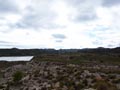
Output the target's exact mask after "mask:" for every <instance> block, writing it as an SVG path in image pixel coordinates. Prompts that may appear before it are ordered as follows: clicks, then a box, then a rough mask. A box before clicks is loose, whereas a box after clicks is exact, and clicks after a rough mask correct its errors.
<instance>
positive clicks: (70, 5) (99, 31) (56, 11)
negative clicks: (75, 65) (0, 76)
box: [0, 0, 120, 48]
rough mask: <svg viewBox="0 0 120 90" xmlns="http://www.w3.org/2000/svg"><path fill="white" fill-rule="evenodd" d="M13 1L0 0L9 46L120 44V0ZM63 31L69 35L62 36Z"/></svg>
mask: <svg viewBox="0 0 120 90" xmlns="http://www.w3.org/2000/svg"><path fill="white" fill-rule="evenodd" d="M8 2H10V3H9V5H8ZM12 2H13V0H6V1H5V2H4V3H3V2H1V1H0V6H1V7H0V41H5V42H12V43H9V44H7V43H6V44H5V47H12V46H13V47H19V48H87V47H102V46H103V47H109V46H112V47H116V46H118V45H119V44H120V43H119V42H120V34H119V33H120V31H119V30H120V25H119V23H120V18H119V17H120V12H119V11H120V6H119V4H117V2H119V1H118V0H115V1H111V0H110V1H104V0H98V1H96V0H93V1H90V0H84V1H83V0H74V1H73V0H14V2H15V3H12ZM113 2H114V3H113ZM112 3H113V4H112ZM2 4H3V5H2ZM8 8H9V9H8ZM54 34H57V36H59V39H58V38H55V37H56V36H53V35H54ZM61 35H63V36H64V37H65V38H64V39H61V37H63V36H61ZM58 42H59V43H58ZM3 44H4V43H2V44H1V43H0V45H1V47H4V46H3Z"/></svg>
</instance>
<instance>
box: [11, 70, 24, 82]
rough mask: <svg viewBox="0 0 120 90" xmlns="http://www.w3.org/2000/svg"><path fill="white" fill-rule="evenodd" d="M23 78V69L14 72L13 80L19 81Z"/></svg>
mask: <svg viewBox="0 0 120 90" xmlns="http://www.w3.org/2000/svg"><path fill="white" fill-rule="evenodd" d="M22 78H23V72H21V71H16V72H15V73H14V74H13V81H14V82H19V81H20V80H21V79H22Z"/></svg>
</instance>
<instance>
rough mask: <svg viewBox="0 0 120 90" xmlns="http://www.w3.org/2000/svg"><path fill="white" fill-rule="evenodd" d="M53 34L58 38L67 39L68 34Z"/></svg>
mask: <svg viewBox="0 0 120 90" xmlns="http://www.w3.org/2000/svg"><path fill="white" fill-rule="evenodd" d="M52 36H53V37H54V38H56V39H65V38H66V36H65V35H63V34H52Z"/></svg>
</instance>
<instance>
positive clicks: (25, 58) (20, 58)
mask: <svg viewBox="0 0 120 90" xmlns="http://www.w3.org/2000/svg"><path fill="white" fill-rule="evenodd" d="M32 58H33V56H8V57H6V56H5V57H0V61H30V60H31V59H32Z"/></svg>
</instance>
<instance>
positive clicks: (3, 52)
mask: <svg viewBox="0 0 120 90" xmlns="http://www.w3.org/2000/svg"><path fill="white" fill-rule="evenodd" d="M65 53H96V54H118V55H120V47H117V48H112V49H110V48H102V47H99V48H94V49H92V48H87V49H60V50H55V49H17V48H12V49H0V56H26V55H33V56H36V55H40V54H65Z"/></svg>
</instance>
